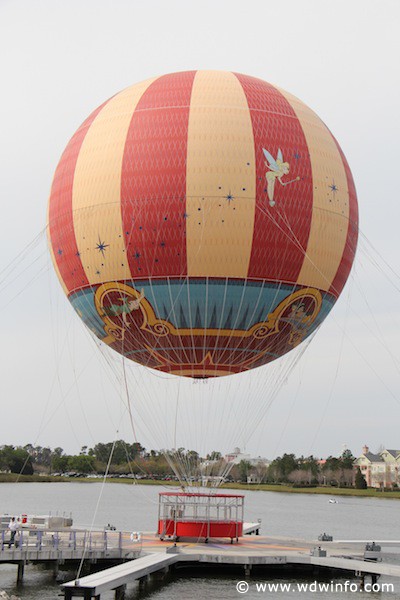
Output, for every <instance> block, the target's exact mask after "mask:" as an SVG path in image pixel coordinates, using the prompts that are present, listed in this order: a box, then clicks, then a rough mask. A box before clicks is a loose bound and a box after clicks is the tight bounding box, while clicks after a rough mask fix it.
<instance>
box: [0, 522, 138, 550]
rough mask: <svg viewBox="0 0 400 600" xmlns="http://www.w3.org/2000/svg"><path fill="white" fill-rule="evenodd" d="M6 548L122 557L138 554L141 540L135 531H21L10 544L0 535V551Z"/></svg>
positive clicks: (7, 536)
mask: <svg viewBox="0 0 400 600" xmlns="http://www.w3.org/2000/svg"><path fill="white" fill-rule="evenodd" d="M10 549H12V550H13V551H14V552H16V551H17V552H18V551H20V552H21V553H22V552H24V551H32V550H33V551H35V552H40V551H42V550H60V551H62V550H67V549H68V550H70V551H71V550H72V551H77V552H78V553H79V552H81V553H82V554H83V553H85V552H89V553H90V552H93V551H95V552H107V553H112V554H113V555H118V554H120V555H121V556H122V555H123V554H124V553H126V552H134V553H135V554H140V551H141V549H142V541H141V536H140V534H138V533H136V532H134V533H130V532H124V531H108V530H104V531H89V530H75V529H74V530H66V529H35V528H32V529H31V528H23V529H20V530H19V531H18V532H17V534H16V536H15V540H14V542H13V543H11V533H10V531H7V530H6V531H2V532H1V542H0V551H1V552H2V553H3V552H4V553H7V551H8V550H10Z"/></svg>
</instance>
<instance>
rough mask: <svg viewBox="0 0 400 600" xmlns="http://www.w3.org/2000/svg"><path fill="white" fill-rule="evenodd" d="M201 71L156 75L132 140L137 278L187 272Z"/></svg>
mask: <svg viewBox="0 0 400 600" xmlns="http://www.w3.org/2000/svg"><path fill="white" fill-rule="evenodd" d="M194 76H195V71H188V72H184V73H174V74H171V75H165V76H163V77H160V78H158V79H156V80H155V81H154V82H153V83H152V84H151V85H150V86H149V87H148V88H147V90H146V91H145V92H144V94H143V96H142V97H141V99H140V100H139V102H138V105H137V107H136V110H135V112H134V113H133V116H132V121H131V124H130V127H129V131H128V135H127V138H126V145H125V154H124V158H123V164H122V178H121V210H122V220H123V226H124V232H125V234H126V240H127V241H126V247H127V256H128V260H129V267H130V271H131V274H132V278H133V279H135V278H138V277H139V278H140V277H159V276H166V275H169V276H171V277H176V276H179V275H186V273H187V261H186V213H185V207H186V196H185V195H186V154H187V136H188V122H189V110H190V98H191V92H192V86H193V80H194Z"/></svg>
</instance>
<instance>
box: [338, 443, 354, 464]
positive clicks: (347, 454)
mask: <svg viewBox="0 0 400 600" xmlns="http://www.w3.org/2000/svg"><path fill="white" fill-rule="evenodd" d="M354 461H355V457H354V456H353V453H352V451H351V450H349V449H348V448H347V449H346V450H343V452H342V456H341V457H340V462H341V463H342V468H343V469H352V468H353V463H354Z"/></svg>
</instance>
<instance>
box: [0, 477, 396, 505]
mask: <svg viewBox="0 0 400 600" xmlns="http://www.w3.org/2000/svg"><path fill="white" fill-rule="evenodd" d="M100 481H102V478H91V477H58V476H57V477H54V476H52V475H43V476H42V475H17V474H15V473H0V483H71V482H75V483H99V482H100ZM107 483H117V484H118V483H125V484H130V485H160V486H164V487H166V486H171V487H179V485H178V483H177V482H176V481H164V480H162V479H132V478H127V477H115V478H109V479H108V480H107ZM218 489H221V490H244V491H253V492H281V493H285V494H319V495H325V496H357V497H361V498H393V499H395V500H399V499H400V490H396V491H393V492H387V491H384V492H382V491H380V490H377V489H376V488H368V489H365V490H359V489H355V488H338V487H328V486H326V487H321V486H319V487H292V486H290V485H279V484H267V483H260V484H254V483H253V484H247V483H225V484H223V485H222V486H220V487H219V488H218Z"/></svg>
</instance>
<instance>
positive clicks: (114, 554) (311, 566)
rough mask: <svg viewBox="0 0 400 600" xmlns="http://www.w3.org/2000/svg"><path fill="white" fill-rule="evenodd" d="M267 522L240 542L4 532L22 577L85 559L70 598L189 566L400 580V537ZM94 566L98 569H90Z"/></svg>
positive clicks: (1, 551)
mask: <svg viewBox="0 0 400 600" xmlns="http://www.w3.org/2000/svg"><path fill="white" fill-rule="evenodd" d="M260 528H261V522H260V521H257V522H253V523H243V533H244V535H243V537H241V538H240V540H239V543H238V544H231V543H230V540H229V539H226V538H223V539H222V538H221V539H218V538H210V539H209V541H208V543H207V544H205V543H203V542H199V541H198V540H197V539H195V538H192V539H183V540H181V541H175V542H174V541H173V540H171V539H168V540H164V541H162V540H160V539H159V538H158V536H157V535H156V534H155V533H145V534H142V535H141V536H138V535H137V534H135V533H132V532H126V531H109V530H105V531H87V530H83V529H71V528H64V529H52V530H51V529H35V528H32V529H26V528H24V529H22V531H21V533H20V535H19V538H18V540H17V545H15V546H11V547H10V546H9V543H10V539H9V533H8V532H5V531H3V532H2V533H1V543H0V564H1V563H11V564H15V565H16V566H17V581H22V579H23V577H24V570H25V567H26V565H29V564H44V565H47V566H48V567H50V568H51V569H53V573H54V575H56V574H57V573H58V569H59V567H60V566H61V565H65V566H66V567H69V568H71V569H76V568H77V566H78V564H79V563H80V561H81V560H82V559H84V564H85V571H84V575H83V576H82V577H79V578H77V579H74V580H72V581H69V582H67V583H64V584H63V585H62V586H61V588H62V591H63V594H64V598H65V600H72V599H73V598H76V597H81V598H85V599H86V600H89V599H95V600H101V598H102V595H103V594H104V593H106V592H110V591H114V594H115V599H116V600H122V599H123V598H124V597H125V590H126V588H127V586H128V585H131V584H133V583H134V582H135V581H138V582H139V585H142V586H146V585H147V583H148V582H149V581H150V580H151V578H152V576H153V575H154V576H157V577H160V576H161V577H164V576H165V575H167V573H168V572H169V571H170V570H171V569H183V568H187V567H191V568H196V569H201V568H207V570H210V569H213V568H218V569H225V568H226V569H229V570H230V572H231V573H232V572H234V573H235V575H234V577H235V578H237V580H240V579H250V578H251V577H252V576H254V577H256V576H265V574H266V573H268V572H269V573H271V572H274V573H276V572H277V570H278V571H279V570H281V571H286V572H287V573H291V574H292V575H293V572H296V573H297V574H300V576H301V577H303V576H304V575H307V574H308V575H310V574H313V576H314V577H315V576H317V577H318V574H319V575H321V576H322V575H327V574H329V576H330V577H341V576H343V575H347V577H350V578H351V577H356V578H357V577H358V579H359V582H360V586H362V584H363V582H364V580H365V578H366V577H371V581H372V582H373V583H374V582H376V581H377V579H378V578H379V577H380V576H389V577H398V578H400V564H394V562H390V560H391V558H392V557H393V554H390V553H389V552H387V551H386V549H387V548H388V547H389V546H390V547H391V549H392V550H393V547H397V548H399V552H400V542H394V541H390V540H384V541H379V540H375V542H376V544H372V545H371V540H332V541H329V540H330V536H326V534H323V535H320V536H319V539H318V537H317V536H316V538H315V539H313V540H305V539H294V538H284V537H275V536H263V535H260ZM252 534H255V535H252ZM326 537H328V538H329V540H325V538H326ZM367 542H369V543H367ZM379 546H381V548H379ZM376 549H379V550H378V551H376ZM395 556H398V554H397V553H396V555H395ZM94 569H96V572H92V573H90V574H85V573H88V571H90V570H94Z"/></svg>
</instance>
